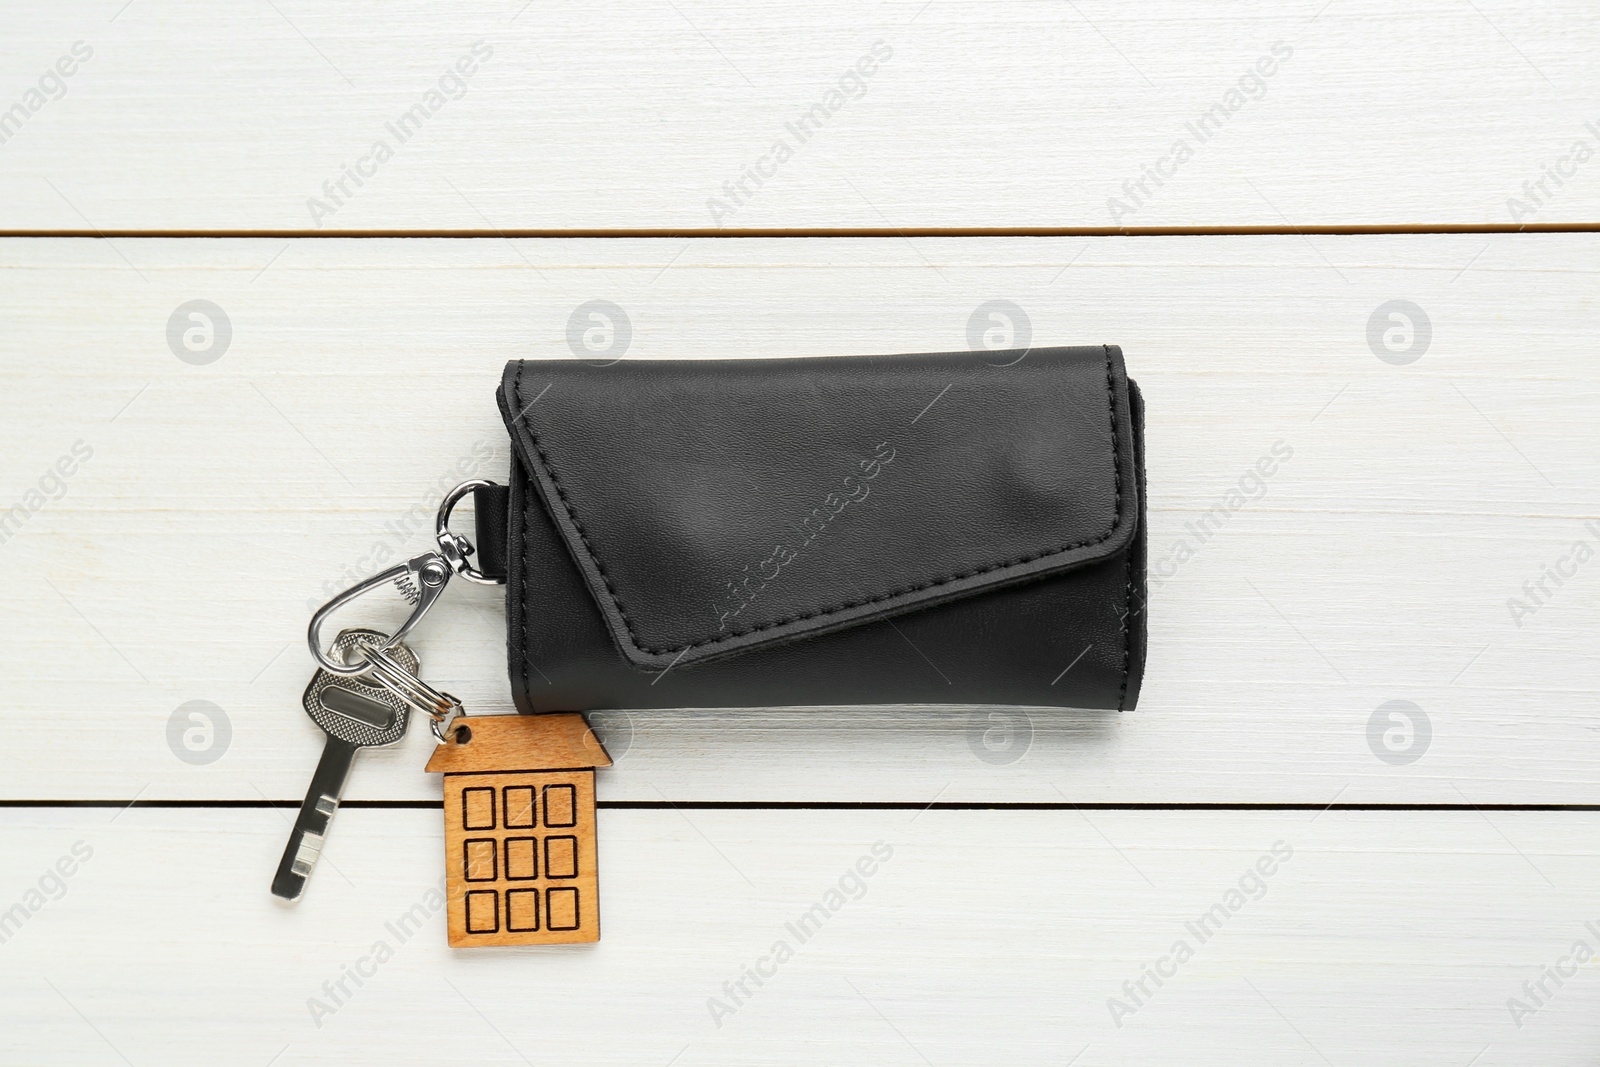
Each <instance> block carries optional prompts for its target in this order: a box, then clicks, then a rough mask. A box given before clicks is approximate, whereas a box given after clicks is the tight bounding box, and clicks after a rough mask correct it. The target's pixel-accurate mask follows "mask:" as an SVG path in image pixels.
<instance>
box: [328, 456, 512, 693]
mask: <svg viewBox="0 0 1600 1067" xmlns="http://www.w3.org/2000/svg"><path fill="white" fill-rule="evenodd" d="M494 484H495V483H494V482H489V481H484V480H483V479H481V478H479V479H473V480H472V481H467V482H462V483H461V484H460V485H458V486H456V487H455V488H454V489H452V490H450V491H449V492H448V493H446V494H445V496H444V500H443V501H441V502H440V504H439V514H438V517H437V519H436V521H435V523H434V540H435V541H436V542H437V543H438V546H439V548H438V550H437V551H435V552H424V553H423V554H422V555H420V556H413V557H412V558H411V559H408V560H406V561H405V562H404V563H401V564H399V565H398V566H394V567H390V568H389V569H388V570H386V571H381V572H379V573H377V574H374V575H373V576H372V577H371V578H368V579H367V580H366V581H364V582H358V583H357V584H355V585H353V586H351V587H350V588H349V589H346V590H345V591H344V592H342V593H340V594H339V595H338V596H336V597H334V598H333V599H332V600H330V601H328V602H327V603H326V604H324V605H322V607H320V608H318V609H317V611H316V614H314V615H312V616H311V625H310V626H309V627H308V628H307V629H306V643H307V644H308V645H310V646H311V654H312V655H313V656H315V657H316V660H317V663H319V664H320V665H321V666H322V668H323V669H324V670H326V671H328V673H330V674H342V675H352V674H361V673H363V672H364V671H367V670H369V669H370V668H371V666H372V663H371V661H370V660H367V659H365V658H363V659H362V660H361V661H360V662H358V663H354V664H351V663H344V662H341V661H339V660H335V659H334V658H333V657H332V656H329V655H328V653H327V651H326V649H325V647H324V645H323V643H322V627H323V625H324V624H325V623H326V622H327V621H328V618H329V616H331V615H332V614H333V613H334V612H336V611H338V610H339V609H340V608H342V607H344V606H345V605H346V604H348V603H350V602H351V601H352V600H356V599H358V598H360V597H363V596H365V595H366V594H368V593H370V592H372V591H373V590H374V589H379V588H382V587H383V586H385V585H390V584H392V585H393V586H394V587H395V588H396V589H397V590H399V592H400V595H401V596H402V597H404V598H405V600H406V603H408V604H410V605H411V617H410V618H408V619H406V621H405V622H404V623H403V624H401V626H400V628H399V629H398V630H396V631H394V633H393V634H391V635H390V636H389V638H388V640H386V641H385V642H384V643H383V644H382V645H379V646H378V647H377V648H376V649H374V650H373V651H375V652H380V653H381V652H387V651H388V650H389V649H390V648H391V647H393V646H394V645H395V644H396V643H398V642H400V641H402V640H404V639H405V636H406V635H407V634H409V633H410V632H411V631H412V630H413V629H414V628H415V627H416V625H417V623H419V622H421V621H422V617H423V616H424V615H426V614H427V613H428V609H429V608H431V607H433V604H434V601H436V600H438V599H439V594H441V593H443V592H444V589H445V586H447V585H449V584H450V576H451V575H452V574H459V575H461V576H462V577H463V578H466V579H467V580H468V581H473V582H478V583H480V584H483V585H500V584H502V582H501V580H500V579H495V578H490V577H488V576H487V575H485V574H484V573H483V572H482V571H479V570H478V569H477V568H475V567H473V566H472V565H471V564H470V563H468V562H467V558H468V557H469V556H471V555H472V553H473V547H472V542H471V541H468V540H467V539H466V538H465V537H462V536H461V535H460V534H456V533H451V532H450V513H451V512H452V511H454V510H455V506H456V504H457V503H458V502H459V501H460V500H461V499H462V498H463V497H465V496H466V495H467V494H468V493H470V492H472V491H473V490H474V489H477V488H480V487H483V486H491V485H494Z"/></svg>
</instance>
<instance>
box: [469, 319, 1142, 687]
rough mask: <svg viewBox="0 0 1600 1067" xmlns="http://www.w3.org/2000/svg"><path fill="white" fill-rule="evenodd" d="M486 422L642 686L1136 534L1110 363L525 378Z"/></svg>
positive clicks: (1053, 564)
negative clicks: (503, 440) (497, 422)
mask: <svg viewBox="0 0 1600 1067" xmlns="http://www.w3.org/2000/svg"><path fill="white" fill-rule="evenodd" d="M499 399H500V407H501V411H502V413H503V414H504V416H505V419H506V426H507V429H508V430H510V432H511V437H512V440H513V442H514V445H515V448H516V451H517V456H518V458H519V459H520V461H521V463H522V465H523V467H524V468H525V469H526V471H527V473H528V475H529V478H530V480H531V482H532V484H533V485H534V487H535V489H536V493H537V497H538V500H537V501H532V500H531V497H530V506H537V503H538V502H542V503H543V505H544V508H545V510H546V511H547V513H548V514H549V516H550V518H551V520H552V521H553V522H554V523H555V525H556V527H557V528H558V529H559V531H560V533H561V536H562V538H563V539H564V541H565V543H566V545H567V548H568V550H569V551H570V552H571V554H572V558H573V560H574V561H575V562H576V563H577V564H578V567H579V569H580V570H581V571H582V573H583V575H584V578H585V581H586V582H587V584H588V587H589V590H590V592H591V593H592V594H593V596H594V599H595V601H596V603H597V604H598V605H599V607H600V609H601V612H602V614H603V615H604V617H605V619H606V622H607V624H608V626H609V627H610V630H611V633H612V636H613V637H614V639H615V640H616V643H617V646H618V648H619V649H620V650H621V652H622V653H623V654H624V655H625V656H626V657H627V658H628V660H629V661H631V662H632V663H634V664H635V665H637V666H639V667H643V668H654V669H665V668H668V667H671V666H685V665H688V664H691V663H695V662H698V661H701V660H707V659H711V658H714V657H721V656H727V655H733V654H737V653H739V652H743V651H747V650H749V649H752V648H757V647H764V646H767V645H771V644H775V643H779V642H783V641H789V640H794V639H796V638H799V637H803V636H807V635H810V634H815V633H820V632H823V631H827V630H835V629H840V628H843V627H847V626H851V625H854V624H857V623H860V622H863V621H866V620H869V619H877V618H882V617H884V616H889V615H895V614H899V613H902V612H905V611H908V610H911V609H914V608H919V607H923V606H927V605H930V604H934V603H939V602H943V601H946V600H951V599H955V598H958V597H964V596H970V595H972V594H974V593H978V592H982V591H984V590H987V589H992V588H995V587H997V586H1001V585H1007V584H1012V583H1016V582H1022V581H1027V580H1030V579H1034V578H1037V577H1039V576H1042V575H1045V574H1052V573H1055V572H1058V571H1062V570H1066V569H1068V568H1072V567H1077V566H1080V565H1083V564H1085V563H1089V562H1093V561H1096V560H1100V559H1104V558H1106V557H1107V556H1110V555H1113V554H1115V553H1117V552H1118V551H1120V550H1121V549H1123V548H1124V546H1126V545H1127V543H1128V540H1129V538H1130V537H1131V536H1132V534H1133V532H1134V527H1135V525H1136V523H1137V521H1138V516H1139V514H1140V510H1139V502H1138V500H1137V493H1138V481H1137V478H1136V477H1135V474H1134V469H1135V468H1134V447H1133V430H1132V426H1131V421H1130V417H1129V407H1128V386H1127V379H1126V377H1125V374H1124V370H1123V366H1122V353H1121V351H1120V350H1119V349H1117V348H1115V347H1113V346H1095V347H1084V348H1043V349H1041V348H1036V349H1030V350H1026V351H1011V352H983V353H966V352H961V353H939V354H931V355H903V356H871V357H854V356H852V357H822V358H804V359H760V360H649V361H645V360H631V361H630V360H623V361H620V362H617V363H614V364H611V365H595V364H590V363H586V362H583V361H578V360H523V361H514V362H512V363H510V364H508V365H507V367H506V371H505V377H504V380H503V382H502V383H501V388H500V394H499ZM511 548H512V551H518V550H519V548H518V546H515V545H513V546H511ZM525 565H526V566H527V567H529V568H537V567H538V566H539V561H538V560H536V559H534V560H528V561H526V562H525ZM531 610H533V611H538V610H539V607H538V605H536V604H535V605H531ZM1040 623H1041V625H1048V623H1049V620H1040Z"/></svg>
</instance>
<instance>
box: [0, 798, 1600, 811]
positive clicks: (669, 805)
mask: <svg viewBox="0 0 1600 1067" xmlns="http://www.w3.org/2000/svg"><path fill="white" fill-rule="evenodd" d="M302 803H304V801H302V800H292V799H291V800H138V799H134V800H0V808H124V809H125V808H196V809H200V808H289V809H294V808H298V807H300V805H301V804H302ZM339 806H340V807H341V808H368V809H396V810H417V811H426V810H428V809H430V808H432V809H439V808H442V807H443V806H444V805H443V802H442V801H438V800H345V801H341V802H340V804H339ZM595 806H596V807H600V808H615V809H619V810H642V811H668V810H673V811H676V810H692V811H1319V812H1320V811H1430V812H1431V811H1483V812H1487V811H1505V812H1514V811H1528V812H1563V811H1570V812H1600V804H1403V803H1394V804H1386V803H1372V804H1363V803H1345V804H1338V803H1335V804H1315V803H1288V804H1277V803H1270V802H1262V803H1250V802H1244V803H1229V802H1226V801H1214V802H1213V801H1198V802H1195V803H1183V802H1181V801H1174V802H1167V801H1144V802H1139V801H1134V802H1127V803H1118V802H1116V801H1090V802H1084V803H1081V804H1074V803H1062V802H1059V801H1057V802H1048V801H1038V802H1034V801H993V802H986V801H939V802H935V803H931V804H930V803H925V802H923V801H919V800H917V801H913V800H887V801H874V800H862V801H856V800H820V801H811V800H600V801H596V804H595Z"/></svg>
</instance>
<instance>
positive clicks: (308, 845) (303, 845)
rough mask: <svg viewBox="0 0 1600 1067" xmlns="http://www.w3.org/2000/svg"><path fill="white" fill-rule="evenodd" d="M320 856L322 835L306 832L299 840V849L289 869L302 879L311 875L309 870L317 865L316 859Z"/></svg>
mask: <svg viewBox="0 0 1600 1067" xmlns="http://www.w3.org/2000/svg"><path fill="white" fill-rule="evenodd" d="M321 855H322V835H321V834H314V833H311V832H309V831H307V833H306V835H305V836H304V837H302V838H301V839H300V849H299V851H298V852H296V853H295V855H294V862H293V863H292V864H290V865H289V869H290V870H292V871H294V873H295V874H298V875H299V876H300V877H302V878H308V877H310V875H311V869H312V868H313V867H315V866H316V865H317V859H318V858H319V857H320V856H321Z"/></svg>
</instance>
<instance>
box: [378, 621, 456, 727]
mask: <svg viewBox="0 0 1600 1067" xmlns="http://www.w3.org/2000/svg"><path fill="white" fill-rule="evenodd" d="M391 643H392V642H391ZM362 648H364V649H365V650H366V653H367V666H368V668H369V669H370V671H371V674H372V680H373V681H374V682H376V683H378V684H379V685H381V686H383V688H385V689H387V690H389V692H391V693H393V694H394V695H395V696H397V697H399V698H400V699H401V700H404V701H405V702H406V703H407V704H410V705H411V706H412V707H413V708H416V709H417V710H418V711H420V712H422V713H423V714H425V715H427V716H428V718H429V720H430V722H429V723H428V727H429V729H431V730H432V731H433V736H434V738H435V739H436V740H437V741H438V742H439V743H440V744H441V745H442V744H444V743H445V742H446V741H447V740H449V739H450V735H451V734H453V733H455V731H456V727H457V724H458V720H459V719H460V718H461V717H462V716H463V715H465V714H466V709H465V708H464V707H463V706H462V704H461V701H460V699H458V698H457V697H455V696H452V695H451V694H449V693H446V692H445V691H444V690H442V689H435V688H434V687H433V686H431V685H429V684H428V683H427V682H424V681H423V680H422V679H421V678H418V677H417V676H416V675H415V674H412V673H411V672H410V671H408V670H407V669H406V667H405V664H403V663H400V662H399V661H397V660H396V659H395V658H394V657H393V656H391V655H390V654H389V653H388V652H387V651H383V650H382V649H377V648H374V647H373V646H372V645H370V644H367V643H365V642H362ZM462 725H464V724H462Z"/></svg>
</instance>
